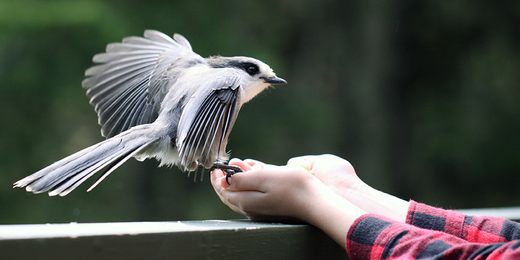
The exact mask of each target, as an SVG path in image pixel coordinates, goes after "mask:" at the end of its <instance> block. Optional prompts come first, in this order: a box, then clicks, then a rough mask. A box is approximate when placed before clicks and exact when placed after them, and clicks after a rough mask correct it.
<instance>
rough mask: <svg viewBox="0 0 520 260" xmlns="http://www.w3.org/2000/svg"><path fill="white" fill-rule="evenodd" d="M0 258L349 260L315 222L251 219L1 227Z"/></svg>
mask: <svg viewBox="0 0 520 260" xmlns="http://www.w3.org/2000/svg"><path fill="white" fill-rule="evenodd" d="M0 259H35V260H36V259H58V260H59V259H67V260H69V259H96V260H102V259H111V260H115V259H226V260H232V259H273V260H274V259H284V260H290V259H299V260H301V259H348V256H347V254H346V252H345V250H344V249H343V248H341V247H340V246H339V245H338V244H336V243H335V242H334V241H333V240H331V239H330V238H329V237H328V236H326V235H325V234H324V233H323V232H322V231H320V230H319V229H316V228H315V227H313V226H309V225H303V224H280V223H259V222H251V221H247V220H230V221H225V220H205V221H181V222H129V223H81V224H79V223H69V224H37V225H0Z"/></svg>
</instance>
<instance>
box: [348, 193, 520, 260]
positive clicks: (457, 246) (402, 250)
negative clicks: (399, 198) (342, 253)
mask: <svg viewBox="0 0 520 260" xmlns="http://www.w3.org/2000/svg"><path fill="white" fill-rule="evenodd" d="M346 246H347V252H348V253H349V256H350V258H351V259H352V260H355V259H520V224H518V223H516V222H513V221H511V220H508V219H503V218H496V217H472V216H466V215H464V214H462V213H459V212H455V211H452V210H443V209H439V208H435V207H431V206H428V205H425V204H421V203H417V202H415V201H411V202H410V208H409V210H408V215H407V219H406V223H399V222H396V221H394V220H390V219H387V218H384V217H381V216H378V215H373V214H367V215H363V216H361V217H360V218H358V219H357V220H356V221H355V222H354V224H353V225H352V227H351V228H350V230H349V233H348V235H347V241H346Z"/></svg>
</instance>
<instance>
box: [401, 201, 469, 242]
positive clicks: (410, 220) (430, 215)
mask: <svg viewBox="0 0 520 260" xmlns="http://www.w3.org/2000/svg"><path fill="white" fill-rule="evenodd" d="M465 220H466V215H464V214H462V213H460V212H456V211H453V210H444V209H440V208H436V207H432V206H428V205H426V204H422V203H418V202H415V201H413V200H410V207H409V208H408V214H407V216H406V223H407V224H410V225H413V226H416V227H419V228H424V229H429V230H436V231H442V232H444V233H448V234H450V235H453V236H456V237H459V238H463V237H464V221H465Z"/></svg>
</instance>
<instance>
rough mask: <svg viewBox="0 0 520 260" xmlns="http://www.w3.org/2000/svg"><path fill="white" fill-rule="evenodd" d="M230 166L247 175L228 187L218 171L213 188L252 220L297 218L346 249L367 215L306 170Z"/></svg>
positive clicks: (240, 175) (252, 163)
mask: <svg viewBox="0 0 520 260" xmlns="http://www.w3.org/2000/svg"><path fill="white" fill-rule="evenodd" d="M229 164H230V165H235V166H239V167H240V168H242V169H243V170H244V172H241V173H238V174H235V175H233V176H232V177H231V178H229V184H228V183H227V182H226V175H225V174H224V172H222V171H221V170H219V169H216V170H214V171H213V172H212V173H211V184H212V185H213V188H214V189H215V191H216V193H217V194H218V196H219V197H220V199H221V200H222V202H224V204H226V205H228V206H229V207H230V208H231V209H233V210H234V211H235V212H238V213H240V214H242V215H245V216H247V217H248V218H250V219H252V220H266V219H273V217H275V218H280V217H292V218H297V219H299V220H302V221H305V222H307V223H309V224H311V225H314V226H316V227H318V228H319V229H321V230H323V231H324V232H325V233H327V234H328V235H329V236H330V237H331V238H333V239H334V240H335V241H336V242H337V243H338V244H340V245H341V246H343V247H344V246H345V237H346V234H347V232H348V230H349V228H350V226H351V225H352V223H353V222H354V221H355V219H357V218H358V217H359V216H361V215H363V214H366V212H365V211H363V210H361V209H359V208H358V207H356V206H355V205H353V204H352V203H350V202H348V201H347V200H345V199H343V198H342V197H341V196H339V195H338V194H336V193H335V192H333V191H332V190H331V189H329V188H328V187H327V186H326V185H325V184H324V183H323V182H321V181H320V180H319V179H318V178H316V176H313V175H312V174H310V172H309V171H307V170H305V169H303V168H302V167H294V166H274V165H268V164H264V163H262V162H259V161H254V160H245V161H241V160H237V159H234V160H231V161H230V163H229Z"/></svg>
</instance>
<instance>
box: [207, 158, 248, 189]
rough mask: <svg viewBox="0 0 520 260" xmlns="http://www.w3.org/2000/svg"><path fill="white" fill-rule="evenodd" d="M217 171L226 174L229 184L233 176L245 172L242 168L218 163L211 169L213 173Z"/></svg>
mask: <svg viewBox="0 0 520 260" xmlns="http://www.w3.org/2000/svg"><path fill="white" fill-rule="evenodd" d="M215 169H219V170H222V171H224V172H226V182H227V184H229V177H231V176H233V175H234V174H236V173H239V172H244V170H242V168H240V167H238V166H234V165H227V164H223V163H218V162H217V163H215V164H213V166H211V168H209V171H210V172H212V171H213V170H215Z"/></svg>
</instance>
